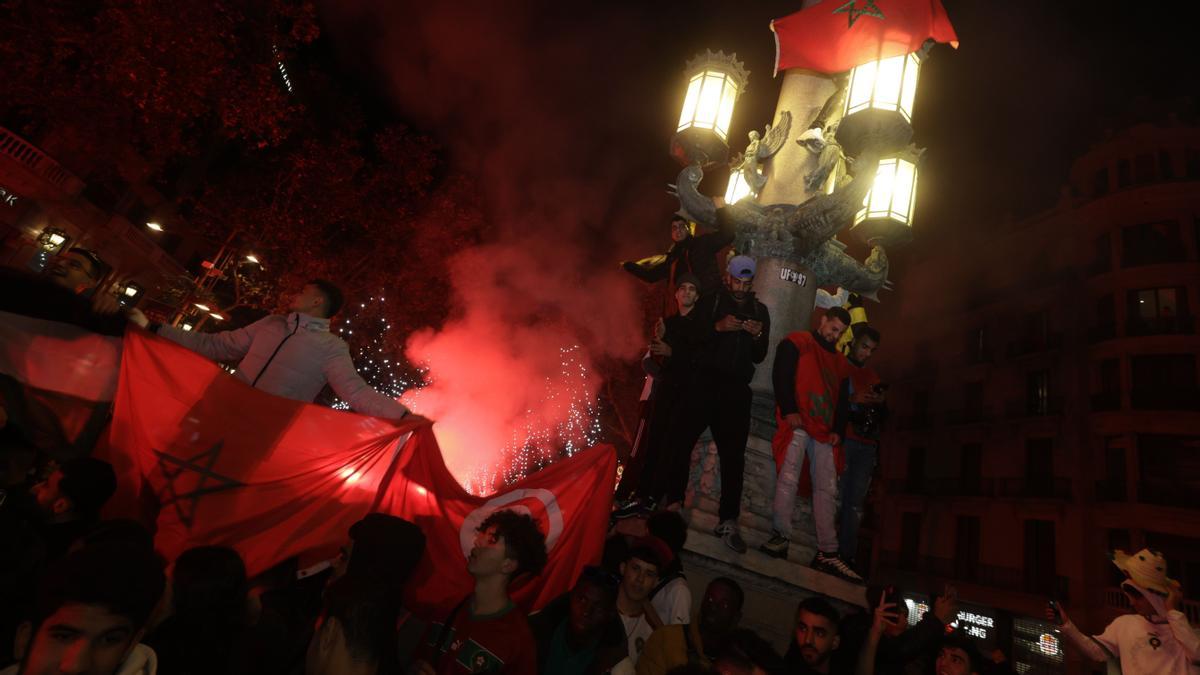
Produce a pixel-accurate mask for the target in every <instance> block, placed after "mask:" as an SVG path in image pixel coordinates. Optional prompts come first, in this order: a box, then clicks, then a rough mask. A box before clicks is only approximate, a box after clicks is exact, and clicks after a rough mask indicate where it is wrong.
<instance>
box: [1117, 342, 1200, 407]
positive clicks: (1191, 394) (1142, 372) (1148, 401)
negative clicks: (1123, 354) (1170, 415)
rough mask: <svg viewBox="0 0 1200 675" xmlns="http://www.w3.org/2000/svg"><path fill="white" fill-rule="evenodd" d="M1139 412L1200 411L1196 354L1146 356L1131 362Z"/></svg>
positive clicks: (1133, 401) (1132, 399)
mask: <svg viewBox="0 0 1200 675" xmlns="http://www.w3.org/2000/svg"><path fill="white" fill-rule="evenodd" d="M1130 366H1131V367H1130V370H1131V373H1132V375H1133V382H1132V383H1131V384H1132V386H1131V391H1130V398H1131V402H1132V404H1133V407H1134V409H1136V410H1200V395H1197V389H1196V356H1195V355H1194V354H1145V355H1140V356H1134V357H1132V358H1131V359H1130Z"/></svg>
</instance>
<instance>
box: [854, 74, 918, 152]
mask: <svg viewBox="0 0 1200 675" xmlns="http://www.w3.org/2000/svg"><path fill="white" fill-rule="evenodd" d="M920 69H921V62H920V59H919V58H918V57H917V55H916V54H904V55H902V56H892V57H888V58H885V59H879V60H876V61H869V62H867V63H864V64H862V65H861V66H856V67H855V68H854V69H853V70H851V71H850V84H849V86H848V87H847V89H846V106H845V108H844V109H843V119H842V123H841V124H840V125H839V126H838V134H837V136H838V140H839V141H840V142H841V143H842V146H843V147H844V148H845V149H846V152H847V153H848V154H850V155H858V154H859V153H860V152H861V151H862V150H863V149H864V148H865V147H866V145H868V144H876V145H878V146H879V147H878V148H877V149H878V150H879V151H880V152H885V153H886V152H889V151H895V150H899V149H900V148H902V147H904V146H905V145H907V144H908V142H909V141H910V140H911V139H912V113H913V101H914V100H915V99H916V96H917V76H918V74H919V73H920Z"/></svg>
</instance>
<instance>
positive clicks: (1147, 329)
mask: <svg viewBox="0 0 1200 675" xmlns="http://www.w3.org/2000/svg"><path fill="white" fill-rule="evenodd" d="M1195 332H1196V317H1194V316H1188V315H1180V316H1168V317H1162V316H1160V317H1157V318H1153V319H1143V318H1140V317H1139V318H1133V319H1129V321H1127V322H1126V323H1125V334H1126V335H1128V336H1130V337H1133V336H1140V335H1191V334H1193V333H1195Z"/></svg>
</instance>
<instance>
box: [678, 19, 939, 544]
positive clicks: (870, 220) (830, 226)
mask: <svg viewBox="0 0 1200 675" xmlns="http://www.w3.org/2000/svg"><path fill="white" fill-rule="evenodd" d="M910 4H911V3H910ZM918 4H920V3H918ZM833 5H834V6H830V3H817V2H815V1H814V0H805V2H804V9H802V10H801V11H800V12H798V13H797V14H794V15H792V16H791V17H788V18H787V19H784V20H780V21H777V22H774V23H773V25H772V30H774V31H775V32H776V45H777V48H778V49H779V54H780V55H781V58H780V61H779V62H778V63H777V65H779V64H782V63H783V58H782V55H783V54H784V52H785V51H788V57H787V61H788V63H787V64H786V65H783V66H782V73H781V74H782V78H783V81H782V83H781V87H780V94H779V99H778V102H777V104H776V109H775V114H774V116H773V122H774V125H773V126H768V127H767V128H766V129H765V130H764V131H763V132H762V133H761V134H760V133H759V132H758V131H753V132H751V134H750V139H749V141H750V142H749V145H748V146H747V148H746V151H745V153H744V154H743V158H742V160H741V162H740V163H739V165H738V166H737V167H735V168H734V169H733V171H732V173H731V176H730V179H729V183H728V185H727V186H726V193H725V201H726V206H725V216H726V217H727V218H729V219H731V220H732V221H733V222H734V223H735V228H736V239H735V244H734V245H735V247H736V248H737V250H738V252H739V253H741V254H747V255H751V256H754V257H755V258H756V259H757V263H758V273H757V275H756V276H755V280H754V291H755V294H756V297H757V298H758V299H759V300H760V301H762V302H763V303H764V304H765V305H766V306H767V307H768V309H769V310H770V312H771V335H770V337H769V341H770V344H771V345H772V346H773V345H775V344H778V343H779V341H780V340H781V339H783V338H784V337H786V336H787V335H788V334H790V333H793V332H796V331H803V330H807V329H809V327H810V317H811V314H812V310H813V308H814V305H815V301H816V293H817V289H818V287H820V286H837V287H840V288H841V289H843V290H845V291H849V292H852V293H858V294H859V295H861V296H863V297H867V298H871V299H876V300H877V299H878V293H879V291H881V290H886V289H888V288H889V283H888V278H887V276H888V259H887V254H886V252H885V250H884V246H885V245H888V246H890V245H893V244H898V243H903V242H906V241H909V240H910V239H911V236H912V218H913V207H914V202H915V197H916V186H917V172H918V161H917V160H918V158H919V156H920V152H918V151H916V150H915V149H913V148H912V147H910V145H909V143H910V141H911V139H912V116H913V103H914V101H915V98H916V88H917V83H918V80H919V75H920V67H921V63H922V61H923V59H924V56H925V54H926V53H927V51H928V48H929V46H930V45H931V44H932V39H931V38H935V37H936V38H938V39H939V40H943V41H947V42H951V43H952V44H957V38H956V37H954V34H953V28H952V27H951V26H949V23H948V20H946V19H945V17H944V10H941V8H940V3H938V2H937V0H933V4H932V6H926V5H924V4H921V5H920V7H916V6H915V5H914V7H913V8H909V10H910V11H907V12H903V11H899V10H898V9H897V5H895V4H893V5H890V6H888V8H887V12H886V14H887V16H885V12H883V11H879V12H877V14H878V16H876V14H867V15H866V16H861V15H852V16H850V17H847V16H846V14H845V13H846V12H848V11H855V10H856V9H857V5H855V4H854V3H848V4H847V5H841V4H839V3H833ZM921 8H924V9H921ZM917 10H921V11H917ZM922 11H923V12H925V13H924V14H922ZM862 13H863V12H859V14H862ZM831 17H832V18H831ZM913 17H925V18H927V19H928V23H927V24H923V25H917V24H914V23H913V21H912V18H913ZM847 21H848V23H849V25H848V26H847ZM874 21H878V22H880V23H878V24H874V23H872V22H874ZM886 21H891V22H892V23H886ZM906 21H907V22H908V23H904V22H906ZM783 22H787V23H789V24H790V25H788V26H777V25H776V24H780V23H783ZM839 22H840V23H839ZM856 24H857V25H856ZM797 26H798V28H797ZM900 29H903V30H900ZM842 31H845V32H844V33H842ZM784 33H787V35H784ZM898 37H900V38H903V39H900V40H899V41H897V40H898ZM876 38H877V40H878V42H873V40H875V39H876ZM789 40H791V41H794V42H792V43H791V44H785V42H787V41H789ZM844 45H852V46H853V48H852V49H849V50H847V49H845V48H844ZM914 45H915V46H914ZM789 50H790V51H789ZM825 50H828V51H825ZM708 54H712V52H708ZM822 64H835V65H832V66H829V67H821V65H822ZM698 72H699V71H698V69H697V68H695V67H693V64H689V70H688V77H689V80H688V81H689V85H695V83H697V82H699V81H701V80H702V79H703V77H702V76H699V75H698V74H697V73H698ZM698 77H700V79H697V78H698ZM713 81H714V82H715V81H717V80H715V79H714V80H713ZM714 86H715V85H714ZM744 86H745V82H744V80H742V81H741V82H740V84H739V86H738V88H737V91H738V92H739V93H740V92H741V91H742V89H743V88H744ZM709 96H710V99H709V101H710V102H709V104H708V106H709V108H710V109H711V108H712V107H713V104H712V100H715V94H709ZM698 100H699V94H697V93H696V90H695V88H694V86H689V90H688V93H687V95H686V96H685V98H684V105H683V111H682V114H681V119H680V130H679V131H678V132H677V133H676V137H675V140H674V141H673V142H672V145H671V150H672V152H671V154H672V155H673V156H675V157H677V158H679V159H680V160H681V161H683V162H684V163H685V164H686V166H685V167H684V169H683V171H681V172H680V174H679V176H678V178H677V180H676V184H675V192H676V194H677V196H678V198H679V202H680V205H681V206H682V210H683V211H685V212H687V213H689V214H691V215H692V216H694V218H693V219H695V220H697V221H698V222H699V223H700V224H703V225H708V226H710V227H711V226H714V225H715V224H716V223H715V218H716V216H715V211H714V209H713V207H712V200H711V199H710V198H709V197H707V196H705V195H703V194H701V193H700V191H699V184H700V181H701V180H702V179H703V176H704V169H705V168H707V167H708V166H711V165H712V164H714V163H716V162H717V161H719V159H717V158H722V159H723V158H724V156H725V154H724V153H723V152H721V149H722V148H726V149H727V148H728V125H725V126H724V128H723V133H717V131H718V127H719V126H720V125H716V124H712V125H706V126H704V127H703V128H704V129H706V130H709V129H711V133H710V135H709V136H707V137H705V140H706V141H707V142H708V143H709V145H703V144H702V143H701V142H692V143H691V144H687V143H684V142H682V141H681V139H680V135H681V134H682V133H683V130H684V128H685V121H686V120H688V119H690V118H689V114H690V113H689V111H691V110H694V109H699V108H702V107H703V106H701V105H700V104H699V103H698V102H697V101H698ZM734 100H736V96H734ZM688 128H689V129H694V128H696V127H694V126H693V127H688ZM693 133H694V132H693ZM718 139H719V140H720V141H721V144H720V145H719V146H718V145H717V144H716V140H718ZM710 148H715V149H710ZM760 163H761V165H762V168H763V169H765V170H764V171H762V172H760V171H759V165H760ZM846 230H850V231H851V232H852V233H853V234H854V235H855V236H856V238H859V239H861V240H863V241H866V242H868V243H869V244H870V245H871V247H872V248H871V253H870V255H869V256H868V257H867V258H866V260H864V261H859V260H856V259H854V258H853V257H851V256H850V255H848V254H847V253H846V246H845V245H844V244H843V243H841V242H840V241H838V239H837V235H838V234H839V233H840V232H843V231H846ZM773 359H774V350H773V349H772V350H771V351H770V352H769V354H768V357H767V360H766V361H764V362H763V363H762V364H760V365H759V366H757V367H756V369H755V375H754V379H753V381H752V382H751V389H752V391H753V395H754V402H753V406H752V421H751V435H752V438H751V440H750V442H749V447H748V448H747V451H746V472H747V475H750V474H755V475H771V474H773V473H774V462H773V459H772V457H771V454H770V452H769V448H770V440H771V437H772V435H773V434H774V431H775V415H774V407H775V401H774V392H773V385H772V381H771V379H772V378H771V375H772V369H773ZM706 452H712V449H711V448H705V447H701V448H700V464H701V466H702V467H712V466H714V465H715V464H716V462H715V461H708V459H709V458H705V456H704V455H705V453H706ZM711 471H712V469H711V468H704V469H702V473H703V474H704V476H705V477H702V478H701V479H700V482H699V487H698V488H697V491H698V493H705V496H706V497H708V498H710V499H696V498H695V497H693V498H692V499H691V500H690V505H691V506H690V508H691V509H692V512H693V515H695V514H696V512H697V511H699V512H702V513H705V512H706V511H707V508H708V506H710V505H711V504H714V503H715V495H713V494H711V493H710V492H711V488H706V487H705V486H712V485H716V484H718V483H717V481H716V480H714V479H713V478H712V477H711V476H708V474H709V473H710V472H711ZM769 488H770V485H765V486H762V485H757V484H756V482H755V481H750V480H747V482H746V488H745V489H746V490H747V496H748V498H749V502H750V506H749V508H748V509H744V510H743V515H744V518H743V525H748V526H750V527H755V526H756V523H763V522H767V523H769V522H770V516H771V514H770V504H771V501H772V499H771V497H770V495H767V494H759V495H755V494H754V491H755V490H758V489H761V490H766V489H769ZM697 496H698V495H697ZM715 517H716V516H715V514H708V513H705V515H704V517H702V518H701V519H700V521H696V520H695V519H694V518H693V525H694V526H697V525H696V523H697V522H706V521H707V520H715ZM763 538H765V533H764V537H763Z"/></svg>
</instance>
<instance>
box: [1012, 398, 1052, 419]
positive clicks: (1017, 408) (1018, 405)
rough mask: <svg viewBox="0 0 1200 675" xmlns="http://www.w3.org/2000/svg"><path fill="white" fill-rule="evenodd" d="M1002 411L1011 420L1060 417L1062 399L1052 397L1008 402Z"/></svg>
mask: <svg viewBox="0 0 1200 675" xmlns="http://www.w3.org/2000/svg"><path fill="white" fill-rule="evenodd" d="M1004 411H1005V414H1006V416H1007V417H1009V418H1011V419H1015V418H1020V417H1047V416H1051V415H1061V414H1062V412H1063V398H1062V397H1061V396H1052V397H1050V398H1044V399H1038V398H1026V399H1016V400H1012V401H1009V402H1008V404H1007V405H1005V406H1004Z"/></svg>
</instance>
